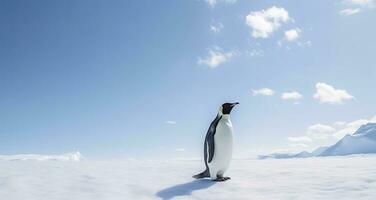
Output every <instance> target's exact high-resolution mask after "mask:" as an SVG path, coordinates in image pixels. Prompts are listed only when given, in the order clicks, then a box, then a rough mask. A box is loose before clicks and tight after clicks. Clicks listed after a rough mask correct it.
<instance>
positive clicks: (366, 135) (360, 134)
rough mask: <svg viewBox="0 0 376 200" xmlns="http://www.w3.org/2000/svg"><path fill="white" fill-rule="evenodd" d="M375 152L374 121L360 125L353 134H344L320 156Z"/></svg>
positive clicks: (375, 127)
mask: <svg viewBox="0 0 376 200" xmlns="http://www.w3.org/2000/svg"><path fill="white" fill-rule="evenodd" d="M370 153H376V123H368V124H366V125H362V126H361V127H360V128H359V129H358V130H357V131H356V132H355V133H354V134H353V135H346V136H345V137H343V138H342V139H341V140H340V141H338V142H337V143H336V144H334V145H333V146H331V147H329V148H328V149H326V150H325V151H324V152H323V153H321V154H320V156H342V155H350V154H370Z"/></svg>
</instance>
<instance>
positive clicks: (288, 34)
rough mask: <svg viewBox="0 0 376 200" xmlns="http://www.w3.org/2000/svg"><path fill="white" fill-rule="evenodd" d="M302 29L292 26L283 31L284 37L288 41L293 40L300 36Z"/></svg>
mask: <svg viewBox="0 0 376 200" xmlns="http://www.w3.org/2000/svg"><path fill="white" fill-rule="evenodd" d="M301 32H302V30H300V28H293V29H290V30H287V31H285V39H286V40H287V41H289V42H292V41H295V40H297V39H298V38H299V37H300V33H301Z"/></svg>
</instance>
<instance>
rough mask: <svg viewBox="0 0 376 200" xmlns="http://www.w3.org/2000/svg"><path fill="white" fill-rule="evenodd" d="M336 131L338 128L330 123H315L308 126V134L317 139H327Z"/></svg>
mask: <svg viewBox="0 0 376 200" xmlns="http://www.w3.org/2000/svg"><path fill="white" fill-rule="evenodd" d="M335 131H336V129H335V128H333V127H331V126H329V125H324V124H314V125H311V126H309V127H308V130H307V134H308V135H310V136H312V137H314V138H316V139H326V138H328V137H331V136H332V135H333V134H334V132H335Z"/></svg>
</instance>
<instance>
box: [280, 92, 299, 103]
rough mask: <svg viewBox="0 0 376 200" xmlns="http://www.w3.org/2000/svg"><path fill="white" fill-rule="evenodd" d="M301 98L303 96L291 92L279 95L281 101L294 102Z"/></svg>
mask: <svg viewBox="0 0 376 200" xmlns="http://www.w3.org/2000/svg"><path fill="white" fill-rule="evenodd" d="M302 98H303V95H301V94H300V93H299V92H297V91H291V92H284V93H282V95H281V99H283V100H294V101H298V100H300V99H302Z"/></svg>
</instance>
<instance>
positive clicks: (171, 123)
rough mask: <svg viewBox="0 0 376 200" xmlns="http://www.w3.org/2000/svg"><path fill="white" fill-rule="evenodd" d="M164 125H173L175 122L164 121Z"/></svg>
mask: <svg viewBox="0 0 376 200" xmlns="http://www.w3.org/2000/svg"><path fill="white" fill-rule="evenodd" d="M165 123H166V124H169V125H175V124H176V122H175V121H171V120H168V121H165Z"/></svg>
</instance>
